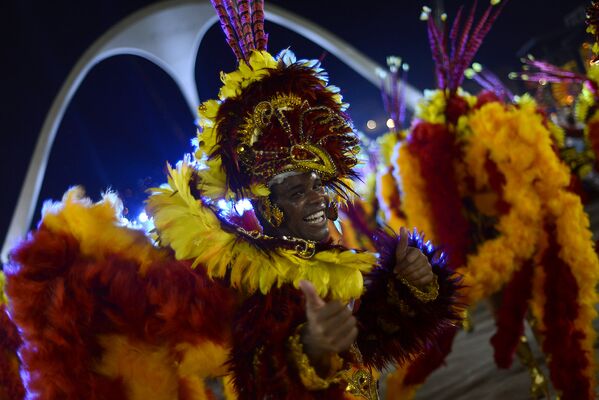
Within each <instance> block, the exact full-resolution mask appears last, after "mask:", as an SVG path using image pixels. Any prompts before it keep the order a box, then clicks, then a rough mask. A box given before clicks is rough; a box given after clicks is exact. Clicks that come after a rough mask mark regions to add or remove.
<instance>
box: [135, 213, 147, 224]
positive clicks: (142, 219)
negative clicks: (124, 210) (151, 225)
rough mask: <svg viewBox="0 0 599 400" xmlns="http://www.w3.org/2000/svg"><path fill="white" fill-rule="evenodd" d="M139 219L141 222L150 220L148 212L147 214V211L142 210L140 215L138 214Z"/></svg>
mask: <svg viewBox="0 0 599 400" xmlns="http://www.w3.org/2000/svg"><path fill="white" fill-rule="evenodd" d="M137 220H138V221H139V222H141V223H142V224H143V223H144V222H148V214H146V212H145V211H142V212H140V213H139V215H138V216H137Z"/></svg>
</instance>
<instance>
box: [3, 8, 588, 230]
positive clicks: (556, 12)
mask: <svg viewBox="0 0 599 400" xmlns="http://www.w3.org/2000/svg"><path fill="white" fill-rule="evenodd" d="M153 3H156V1H150V0H126V1H125V0H104V1H101V0H98V1H93V2H92V1H54V2H47V1H41V0H38V1H31V0H8V1H4V2H2V5H1V6H0V18H1V19H2V20H1V21H0V22H1V23H0V40H1V41H2V49H3V50H4V52H3V55H2V58H1V60H2V61H1V63H0V68H1V70H0V71H1V72H2V79H1V86H0V93H1V95H2V97H3V104H2V107H0V121H2V142H1V143H2V144H1V145H0V160H1V161H0V162H1V167H2V169H1V170H2V178H3V182H5V185H3V187H4V189H3V191H2V194H1V195H0V199H1V201H0V238H3V237H4V235H5V233H6V229H7V228H8V224H9V223H10V218H11V215H12V212H13V210H14V207H15V204H16V200H17V197H18V195H19V191H20V187H21V185H22V182H23V179H24V177H25V173H26V170H27V166H28V163H29V159H30V157H31V155H32V153H33V147H34V145H35V140H36V137H37V135H38V133H39V130H40V129H41V126H42V123H43V121H44V118H45V116H46V113H47V112H48V110H49V108H50V105H51V103H52V101H53V99H54V97H55V96H56V94H57V93H58V90H59V89H60V86H61V85H62V83H63V81H64V80H65V79H66V77H67V75H68V73H69V71H70V70H71V68H72V67H73V66H74V65H75V63H76V62H77V60H78V58H79V57H80V56H81V55H82V54H83V53H84V51H85V50H86V49H87V48H88V47H89V46H90V45H91V44H92V43H93V42H94V41H95V40H96V39H97V38H99V37H100V36H101V35H102V34H103V33H104V32H106V30H108V29H109V28H110V27H111V26H112V25H114V24H115V23H117V22H119V21H120V20H121V19H123V18H124V17H126V16H128V15H130V14H131V13H133V12H135V11H137V10H139V9H141V8H143V7H145V6H147V5H149V4H153ZM270 3H273V4H277V5H278V6H280V7H283V8H286V9H288V10H289V11H292V12H294V13H297V14H299V15H301V16H303V17H305V18H308V19H310V20H312V21H314V22H315V23H317V24H319V25H321V26H322V27H324V28H326V29H328V30H329V31H332V32H333V33H335V34H337V35H338V36H339V37H341V38H342V39H344V40H346V41H347V42H349V43H351V44H352V45H353V46H354V47H356V48H357V49H359V50H360V51H362V52H363V53H365V54H366V55H367V56H369V57H371V58H372V59H373V60H375V61H377V62H378V63H380V64H384V61H385V58H386V56H387V55H389V54H397V55H401V56H402V57H404V59H405V60H406V61H407V62H408V63H410V65H411V67H412V68H411V71H410V82H411V83H412V84H413V85H414V86H416V87H417V88H419V89H425V88H432V87H434V80H433V74H432V69H433V65H432V61H431V57H430V52H429V49H428V43H427V40H426V33H425V25H424V23H422V22H420V21H419V20H418V16H419V14H420V10H421V7H422V5H425V4H426V5H434V2H433V1H428V2H427V1H422V0H417V1H416V0H409V1H408V0H404V1H395V2H389V1H383V0H379V1H370V2H364V1H347V0H346V1H341V0H317V1H314V0H301V1H300V0H295V1H291V0H287V1H282V0H277V1H274V0H273V1H271V2H270ZM431 3H433V4H431ZM462 3H465V4H467V5H468V6H469V5H470V4H471V3H470V2H459V1H453V0H447V1H445V6H446V9H447V12H448V14H449V17H450V18H451V17H452V16H453V15H455V11H456V8H457V7H458V5H460V4H462ZM481 3H483V2H481ZM484 3H485V4H486V2H484ZM268 4H269V1H268V0H267V4H266V7H268ZM366 4H367V5H368V6H366ZM580 5H586V2H585V1H580V0H512V1H511V2H510V3H509V4H507V6H506V8H505V10H504V12H503V14H502V15H501V16H500V17H499V20H498V21H497V23H496V25H495V27H494V28H493V29H492V30H491V32H490V34H489V36H488V38H487V40H486V42H485V43H484V44H483V46H482V48H481V50H480V51H479V53H478V54H479V55H478V57H477V61H479V62H481V63H483V64H484V65H486V66H488V67H489V68H491V69H492V70H495V71H497V72H499V73H505V72H507V71H510V70H514V69H517V67H518V55H517V53H518V50H519V49H520V48H522V47H523V45H524V44H525V43H526V42H527V41H529V39H531V38H533V37H553V36H556V37H557V39H546V40H545V43H549V44H550V45H553V41H555V43H556V48H557V47H559V46H558V44H559V43H558V42H559V37H561V35H562V33H561V32H562V31H563V30H564V17H565V16H566V15H567V14H568V13H570V12H571V11H573V10H574V9H576V8H577V7H578V6H580ZM480 8H481V9H482V7H480ZM573 30H574V31H575V32H577V34H578V31H582V30H583V27H582V26H579V27H578V28H574V29H573ZM267 31H268V32H269V33H270V41H269V48H270V50H271V51H272V52H277V51H278V50H279V49H281V48H284V47H287V46H289V45H291V48H292V50H294V51H295V52H296V54H297V55H298V56H299V57H300V58H318V57H320V56H321V55H322V54H323V50H322V49H320V48H319V47H318V46H316V45H313V44H311V43H308V42H307V41H306V40H304V39H303V38H301V37H299V36H297V35H295V34H292V33H290V32H288V31H286V30H285V29H283V28H280V27H278V26H273V25H271V24H268V25H267ZM569 32H572V29H570V30H569ZM233 66H234V59H233V56H232V54H231V53H230V50H228V48H227V47H226V45H225V43H224V40H223V36H222V33H221V32H220V29H219V28H218V27H216V26H214V27H213V28H212V29H211V30H210V31H209V32H208V34H207V35H206V37H205V39H204V42H203V43H202V44H201V46H200V50H199V57H198V61H197V64H196V76H198V77H202V79H201V80H198V81H201V85H200V87H199V88H198V89H199V93H200V98H201V99H202V100H205V99H207V98H211V97H214V95H215V94H216V91H217V89H218V86H217V83H218V72H219V70H220V69H224V70H226V71H229V70H231V69H232V68H233ZM324 66H325V68H326V69H327V70H328V71H329V74H330V76H331V82H332V83H333V84H335V85H337V86H340V87H341V88H342V89H343V94H344V96H345V98H346V100H348V101H349V102H350V103H351V104H352V106H351V108H350V113H351V114H352V116H353V118H354V121H355V124H356V126H357V127H358V128H362V129H363V125H364V124H365V122H366V120H367V119H369V118H378V119H381V120H382V118H384V113H383V112H382V110H381V108H382V107H381V104H380V99H379V93H378V89H377V88H375V87H373V86H372V85H370V84H369V83H367V82H366V81H365V80H363V79H362V78H361V77H359V76H358V75H357V74H355V73H354V72H352V71H351V70H349V69H348V68H347V67H345V66H344V65H343V64H342V63H341V62H339V61H338V60H336V59H334V57H332V56H330V55H329V56H325V59H324ZM193 120H194V116H193V115H191V114H190V113H189V111H188V109H187V106H186V105H185V102H184V100H183V98H182V96H181V95H180V94H179V93H178V89H177V88H176V86H175V84H174V83H173V82H172V81H171V80H170V78H169V77H168V76H167V75H166V74H165V73H164V72H162V71H161V70H160V69H159V68H157V67H156V66H154V65H153V64H151V63H150V62H148V61H145V60H142V59H139V58H136V57H133V56H119V57H116V58H112V59H109V60H107V61H105V62H102V63H101V64H100V65H98V66H97V67H95V68H94V69H93V70H92V72H91V73H90V74H89V75H88V77H87V78H86V80H85V81H84V83H83V85H82V86H81V88H80V90H79V92H78V93H77V94H76V96H75V98H74V100H73V102H72V103H71V105H70V106H69V108H68V110H67V112H66V115H65V118H64V120H63V122H62V124H61V126H60V128H59V131H58V135H57V138H56V142H55V144H54V147H53V151H52V154H51V157H50V162H49V165H48V170H47V174H46V178H45V181H44V185H43V188H42V193H41V199H46V198H53V199H59V198H60V196H61V195H62V193H63V192H64V191H65V190H66V188H67V187H69V186H70V185H73V184H83V185H84V186H85V187H86V188H87V190H88V194H89V195H90V196H91V197H93V198H95V199H97V198H98V196H99V193H100V192H101V191H102V190H104V189H106V188H107V187H112V188H114V189H115V190H117V191H119V193H120V194H121V196H122V197H123V198H124V200H125V203H126V204H125V205H126V206H127V207H129V208H130V209H131V214H132V215H137V214H136V213H138V212H139V211H140V210H141V207H142V200H143V198H144V190H145V189H146V188H147V187H148V186H152V185H155V184H158V183H160V182H162V181H163V180H164V174H163V171H164V165H165V162H166V161H170V162H171V163H173V162H175V161H176V160H177V159H179V158H180V157H181V155H182V154H183V153H185V152H187V151H189V150H190V149H191V147H190V145H189V140H190V139H191V138H192V137H193V135H194V130H195V129H194V126H193ZM38 208H39V207H38ZM34 219H35V220H38V219H39V212H37V213H36V215H35V216H34Z"/></svg>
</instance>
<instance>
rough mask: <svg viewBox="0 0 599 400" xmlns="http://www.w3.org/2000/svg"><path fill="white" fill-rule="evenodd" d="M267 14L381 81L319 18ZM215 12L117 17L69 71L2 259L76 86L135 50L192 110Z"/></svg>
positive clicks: (19, 228)
mask: <svg viewBox="0 0 599 400" xmlns="http://www.w3.org/2000/svg"><path fill="white" fill-rule="evenodd" d="M265 16H266V19H267V20H269V21H271V22H274V23H276V24H278V25H281V26H283V27H285V28H288V29H290V30H292V31H294V32H296V33H298V34H300V35H302V36H304V37H305V38H307V39H309V40H311V41H312V42H314V43H316V44H318V45H320V46H321V47H322V48H324V49H325V50H327V51H328V52H329V53H331V54H333V55H334V56H336V57H338V58H339V59H340V60H341V61H343V62H344V63H345V64H346V65H348V66H349V67H350V68H352V69H353V70H354V71H356V72H357V73H359V74H360V75H362V76H363V77H364V78H365V79H367V80H368V81H370V82H372V83H373V84H375V85H377V86H380V83H381V80H382V79H385V77H386V68H382V67H380V66H379V65H377V64H376V63H375V62H373V61H372V60H370V59H369V58H367V57H366V56H364V55H363V54H362V53H360V52H359V51H358V50H356V49H355V48H353V47H352V46H351V45H349V44H348V43H346V42H344V41H343V40H341V39H339V38H338V37H336V36H335V35H333V34H332V33H330V32H328V31H326V30H325V29H323V28H321V27H319V26H317V25H316V24H314V23H312V22H310V21H308V20H306V19H304V18H301V17H299V16H297V15H295V14H293V13H290V12H288V11H286V10H284V9H281V8H279V7H275V6H273V5H268V6H267V10H266V15H265ZM216 20H217V17H216V15H215V13H214V10H213V8H212V6H211V4H210V2H209V1H207V0H173V1H169V2H161V3H158V4H155V5H152V6H149V7H146V8H144V9H142V10H140V11H138V12H136V13H134V14H132V15H131V16H129V17H127V18H125V19H124V20H122V21H121V22H119V23H117V24H116V25H115V26H113V27H112V28H111V29H110V30H108V31H107V32H106V33H105V34H104V35H102V36H101V37H100V38H99V39H98V40H96V42H95V43H94V44H93V45H92V46H91V47H90V48H89V49H88V50H87V51H86V52H85V53H84V54H83V56H81V58H80V59H79V61H78V62H77V64H75V66H74V67H73V69H72V70H71V72H70V73H69V75H68V77H67V79H66V81H65V82H64V83H63V85H62V87H61V89H60V91H59V93H58V95H57V96H56V98H55V99H54V102H53V103H52V106H51V108H50V111H49V112H48V114H47V115H46V118H45V120H44V124H43V126H42V129H41V131H40V134H39V136H38V139H37V143H36V146H35V150H34V153H33V156H32V158H31V161H30V163H29V168H28V170H27V175H26V177H25V181H24V183H23V186H22V188H21V192H20V195H19V199H18V201H17V205H16V207H15V211H14V213H13V216H12V220H11V223H10V226H9V229H8V232H7V235H6V238H5V240H4V244H3V247H2V253H1V257H2V262H6V261H7V258H8V252H9V251H10V249H11V248H12V246H14V244H15V243H16V242H17V241H18V240H19V239H20V238H22V237H23V236H24V235H25V233H26V232H27V230H28V229H29V226H30V225H31V220H32V218H33V213H34V211H35V206H36V204H37V200H38V197H39V192H40V189H41V185H42V182H43V179H44V175H45V173H46V166H47V163H48V158H49V155H50V151H51V149H52V144H53V143H54V138H55V137H56V132H57V130H58V127H59V126H60V123H61V121H62V118H63V116H64V113H65V111H66V109H67V107H68V105H69V103H70V101H71V99H72V98H73V96H74V95H75V93H76V92H77V89H78V88H79V86H80V85H81V83H82V82H83V80H84V79H85V77H86V76H87V74H88V73H89V72H90V70H91V69H92V68H93V67H94V66H95V65H97V64H98V63H100V62H101V61H103V60H105V59H107V58H109V57H112V56H115V55H137V56H140V57H143V58H145V59H147V60H149V61H152V62H153V63H155V64H156V65H158V66H159V67H160V68H162V69H163V70H164V71H165V72H166V73H168V74H169V75H170V76H171V77H172V78H173V80H174V81H175V83H176V84H177V86H178V87H179V89H180V90H181V93H182V94H183V96H184V98H185V100H186V102H187V104H188V106H189V108H190V110H191V111H192V113H194V114H195V108H196V106H197V105H198V104H199V103H200V101H199V96H198V93H197V90H196V82H195V60H196V55H197V51H198V47H199V44H200V41H201V40H202V38H203V37H204V35H205V33H206V31H207V30H208V29H209V28H210V27H211V26H212V24H214V23H215V22H216ZM420 97H421V94H420V93H419V92H418V91H417V90H416V89H414V88H413V87H411V86H406V103H407V106H408V107H409V108H410V109H413V108H414V107H415V105H416V103H417V101H418V100H419V99H420Z"/></svg>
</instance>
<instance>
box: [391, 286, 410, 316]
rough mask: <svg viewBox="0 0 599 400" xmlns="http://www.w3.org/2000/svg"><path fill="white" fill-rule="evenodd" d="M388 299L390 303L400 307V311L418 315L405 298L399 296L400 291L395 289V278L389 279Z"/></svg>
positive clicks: (408, 314) (405, 313)
mask: <svg viewBox="0 0 599 400" xmlns="http://www.w3.org/2000/svg"><path fill="white" fill-rule="evenodd" d="M387 301H388V302H389V304H391V305H394V306H396V307H397V308H399V311H400V312H401V313H402V314H404V315H407V316H409V317H413V316H415V315H416V312H415V311H414V310H413V309H412V307H410V306H409V305H408V304H407V303H406V302H405V301H404V300H403V299H401V298H400V297H399V293H397V290H395V282H394V281H393V280H389V281H387Z"/></svg>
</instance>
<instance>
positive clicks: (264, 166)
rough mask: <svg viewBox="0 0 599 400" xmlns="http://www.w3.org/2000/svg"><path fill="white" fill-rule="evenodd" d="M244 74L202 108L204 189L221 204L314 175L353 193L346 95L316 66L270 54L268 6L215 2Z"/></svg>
mask: <svg viewBox="0 0 599 400" xmlns="http://www.w3.org/2000/svg"><path fill="white" fill-rule="evenodd" d="M212 4H213V5H214V8H215V9H216V11H217V14H218V16H219V18H220V22H221V26H222V28H223V31H224V32H225V36H226V39H227V43H228V44H229V46H230V47H231V49H232V50H233V52H234V53H235V56H236V57H237V59H238V61H239V68H238V69H237V70H236V71H234V72H231V73H228V74H225V73H222V75H221V79H222V81H223V86H222V88H221V89H220V92H219V95H218V99H217V100H208V101H206V102H204V103H203V104H202V105H201V106H200V107H199V115H200V122H199V123H200V130H199V133H198V137H197V150H196V152H195V157H196V159H197V160H200V161H201V162H202V163H203V164H205V165H206V167H207V168H205V169H203V170H201V171H200V172H199V175H200V182H199V185H200V187H199V189H200V191H201V192H202V194H203V195H204V196H207V197H209V198H211V199H213V200H218V199H240V198H250V199H258V198H263V197H264V196H267V195H268V193H269V191H268V183H269V182H270V181H271V179H272V178H273V177H274V176H276V175H278V174H280V173H283V172H287V171H296V170H297V171H315V172H317V173H318V174H319V175H320V176H321V178H322V180H323V183H324V184H325V185H326V186H328V187H330V188H333V189H335V190H336V192H337V193H339V194H340V195H346V193H347V192H346V189H347V188H348V185H349V181H350V180H351V179H353V178H354V177H355V173H354V171H353V167H354V166H355V165H356V163H357V158H356V154H357V152H358V150H359V148H358V139H357V137H356V135H355V134H354V131H353V126H352V123H351V121H350V119H349V117H348V116H347V115H346V114H345V112H344V111H345V109H346V108H347V104H345V103H343V102H342V98H341V95H340V94H339V89H338V88H337V87H334V86H329V85H328V79H327V75H326V72H325V71H324V70H323V69H321V68H320V62H319V61H317V60H299V61H298V60H296V59H295V56H294V55H293V53H291V51H289V50H284V51H282V52H281V53H280V54H279V55H278V56H277V57H273V56H272V55H271V54H269V53H268V52H267V51H266V46H267V39H268V35H267V34H266V33H265V32H264V4H263V1H259V0H256V1H248V0H237V1H233V0H212Z"/></svg>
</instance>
